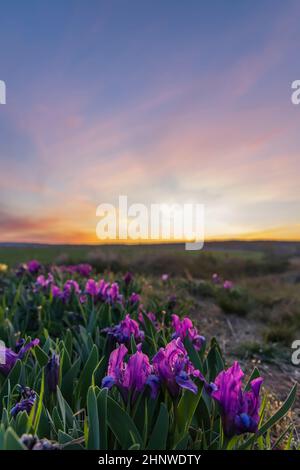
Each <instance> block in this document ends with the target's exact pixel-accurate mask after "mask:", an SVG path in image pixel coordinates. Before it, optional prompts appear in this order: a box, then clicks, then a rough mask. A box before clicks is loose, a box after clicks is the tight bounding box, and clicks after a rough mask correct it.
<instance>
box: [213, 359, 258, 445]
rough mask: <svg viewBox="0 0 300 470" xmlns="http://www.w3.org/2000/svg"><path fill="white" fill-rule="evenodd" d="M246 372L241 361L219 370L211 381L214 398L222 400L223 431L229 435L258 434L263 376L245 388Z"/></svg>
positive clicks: (220, 404) (220, 402) (218, 400)
mask: <svg viewBox="0 0 300 470" xmlns="http://www.w3.org/2000/svg"><path fill="white" fill-rule="evenodd" d="M243 377H244V373H243V371H242V369H241V367H240V365H239V363H238V362H234V364H233V365H232V366H231V367H230V368H229V369H227V370H224V371H222V372H220V373H219V375H218V376H217V377H216V379H215V381H214V383H212V384H209V386H208V388H209V389H210V395H211V397H212V398H213V399H214V400H216V401H217V402H218V403H219V406H220V410H221V418H222V424H223V429H224V434H225V435H226V436H227V437H232V436H234V435H236V434H237V435H238V434H243V433H246V432H249V433H255V432H256V431H257V429H258V424H259V419H260V417H259V409H260V396H259V394H260V389H261V385H262V382H263V379H262V377H258V378H256V379H253V380H252V381H251V382H250V390H249V391H244V390H243V389H242V378H243Z"/></svg>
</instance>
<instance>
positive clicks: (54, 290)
mask: <svg viewBox="0 0 300 470" xmlns="http://www.w3.org/2000/svg"><path fill="white" fill-rule="evenodd" d="M51 294H52V296H53V298H54V299H62V298H63V292H62V291H61V289H60V288H59V287H58V286H56V285H53V284H52V286H51Z"/></svg>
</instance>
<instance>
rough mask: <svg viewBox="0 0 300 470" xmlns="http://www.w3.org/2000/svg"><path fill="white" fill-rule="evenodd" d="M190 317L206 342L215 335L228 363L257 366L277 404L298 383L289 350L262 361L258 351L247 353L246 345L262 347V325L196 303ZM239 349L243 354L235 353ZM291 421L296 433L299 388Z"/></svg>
mask: <svg viewBox="0 0 300 470" xmlns="http://www.w3.org/2000/svg"><path fill="white" fill-rule="evenodd" d="M193 317H194V318H195V320H196V321H197V324H198V326H199V329H200V332H201V334H203V335H204V336H206V338H207V340H208V341H209V340H210V339H211V338H212V337H213V336H215V337H216V338H217V339H218V341H219V343H220V346H221V347H222V351H224V354H225V357H226V358H227V362H228V364H230V362H232V361H233V360H235V359H238V360H239V362H240V363H241V365H242V366H243V368H244V369H245V370H248V371H249V370H251V369H253V367H254V366H257V367H258V369H259V370H260V372H261V375H262V376H263V377H264V385H265V388H266V389H267V390H268V392H270V393H271V394H272V395H273V396H274V397H276V399H278V401H283V400H285V398H286V397H287V395H288V393H289V391H290V389H291V387H292V386H293V384H294V383H295V382H298V384H300V366H298V367H297V366H294V365H293V364H292V363H291V361H290V357H291V350H290V351H289V350H288V348H285V350H280V351H279V352H278V354H276V355H275V356H274V357H273V358H267V359H264V358H263V357H262V356H263V355H260V353H259V351H258V352H256V353H253V352H252V351H251V352H250V353H248V352H247V347H246V345H247V344H248V343H249V344H253V343H259V344H262V345H263V344H264V341H263V338H262V336H261V331H263V327H264V325H263V323H261V322H258V321H256V320H253V319H249V318H245V317H244V318H242V317H239V316H237V315H230V314H224V313H223V312H222V310H221V309H220V308H219V307H218V306H217V305H216V304H215V303H213V302H209V301H197V307H196V308H195V309H194V311H193ZM239 347H240V349H241V350H242V351H244V354H241V352H239V353H238V354H237V351H238V350H239ZM293 420H294V422H295V424H296V426H297V430H298V432H299V434H300V386H299V388H298V393H297V399H296V402H295V405H294V408H293Z"/></svg>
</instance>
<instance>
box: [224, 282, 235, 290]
mask: <svg viewBox="0 0 300 470" xmlns="http://www.w3.org/2000/svg"><path fill="white" fill-rule="evenodd" d="M232 288H233V282H232V281H228V280H226V281H224V283H223V289H226V290H230V289H232Z"/></svg>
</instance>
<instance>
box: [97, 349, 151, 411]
mask: <svg viewBox="0 0 300 470" xmlns="http://www.w3.org/2000/svg"><path fill="white" fill-rule="evenodd" d="M127 352H128V349H127V348H126V346H124V344H121V345H120V346H119V347H118V348H117V349H115V350H114V351H113V352H112V353H111V355H110V357H109V363H108V370H107V376H106V377H104V379H103V380H102V387H107V388H108V389H110V388H111V387H113V386H114V385H115V386H116V387H117V388H118V390H119V391H120V393H121V395H122V397H123V399H124V401H125V402H127V401H128V396H129V393H130V395H131V399H132V400H135V398H136V396H137V394H138V393H141V392H143V390H144V389H145V387H146V385H148V386H150V388H151V397H152V398H155V397H156V396H157V393H158V390H159V379H158V377H156V376H154V375H153V374H152V367H151V365H150V362H149V357H148V356H147V355H146V354H144V353H143V352H142V351H141V345H139V346H138V350H137V351H136V352H135V353H134V354H132V356H130V357H129V359H128V362H125V361H124V358H125V356H126V354H127Z"/></svg>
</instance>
